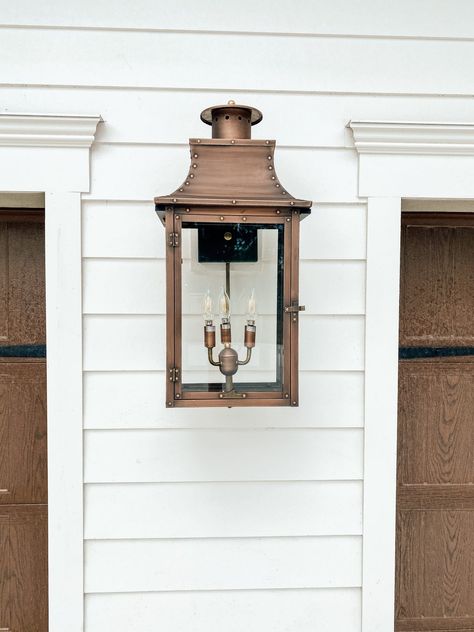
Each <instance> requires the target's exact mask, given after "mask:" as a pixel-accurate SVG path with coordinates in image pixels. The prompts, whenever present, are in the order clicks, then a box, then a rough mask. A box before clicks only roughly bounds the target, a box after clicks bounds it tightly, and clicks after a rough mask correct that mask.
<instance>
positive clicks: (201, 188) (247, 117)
mask: <svg viewBox="0 0 474 632" xmlns="http://www.w3.org/2000/svg"><path fill="white" fill-rule="evenodd" d="M262 118H263V116H262V113H261V112H260V111H259V110H257V109H255V108H253V107H250V106H247V105H238V104H236V103H234V102H233V101H229V103H228V104H227V105H215V106H212V107H210V108H207V109H206V110H204V111H203V112H202V113H201V120H202V121H203V122H204V123H206V124H208V125H211V126H212V138H191V139H190V140H189V146H190V153H191V164H190V167H189V172H188V174H187V175H186V178H185V180H184V182H183V183H182V184H181V186H180V187H178V189H176V191H174V192H173V193H171V194H170V195H164V196H159V197H156V198H155V204H156V205H157V210H158V211H161V210H162V209H163V210H164V207H165V206H169V205H170V204H173V205H174V204H192V205H193V206H200V205H201V206H227V205H229V204H232V205H237V206H239V207H247V206H260V207H262V206H271V207H275V208H281V207H297V208H299V209H301V212H302V213H304V214H307V213H309V208H310V207H311V201H309V200H301V199H298V198H294V197H293V196H292V195H291V194H290V193H289V192H288V191H287V190H286V188H285V187H284V185H283V184H282V183H281V182H280V180H279V179H278V176H277V174H276V170H275V164H274V151H275V141H274V140H252V139H251V127H252V125H256V124H257V123H259V122H260V121H261V120H262ZM160 214H161V213H160Z"/></svg>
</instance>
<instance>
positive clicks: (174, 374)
mask: <svg viewBox="0 0 474 632" xmlns="http://www.w3.org/2000/svg"><path fill="white" fill-rule="evenodd" d="M169 375H170V382H178V381H179V369H178V368H177V367H175V366H174V367H172V368H171V369H170V371H169Z"/></svg>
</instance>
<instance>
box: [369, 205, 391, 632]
mask: <svg viewBox="0 0 474 632" xmlns="http://www.w3.org/2000/svg"><path fill="white" fill-rule="evenodd" d="M400 225H401V199H400V198H369V200H368V217H367V294H366V341H365V430H364V435H365V440H364V513H363V523H364V526H363V536H364V537H363V571H362V572H363V584H362V630H363V632H392V631H393V629H394V585H395V503H396V461H397V389H398V311H399V280H400Z"/></svg>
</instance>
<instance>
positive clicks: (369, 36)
mask: <svg viewBox="0 0 474 632" xmlns="http://www.w3.org/2000/svg"><path fill="white" fill-rule="evenodd" d="M0 29H2V30H33V31H34V30H37V31H90V32H97V31H98V32H111V33H116V32H119V33H157V34H169V35H202V36H208V35H216V36H222V37H227V36H236V35H237V36H243V37H269V38H270V37H271V38H278V37H285V38H290V37H291V38H302V39H303V38H304V39H360V40H382V41H384V40H402V41H403V40H407V41H420V42H424V41H428V42H472V41H474V37H469V36H466V35H464V36H461V35H460V36H442V35H421V34H412V35H403V34H400V35H389V34H379V33H377V34H376V33H350V32H339V33H338V32H334V33H318V32H310V31H258V30H255V31H248V30H231V29H189V28H188V29H186V28H184V29H179V28H169V29H159V28H150V27H125V26H93V25H87V26H85V25H80V26H79V25H73V24H27V23H25V24H21V23H18V24H12V23H6V22H5V23H0Z"/></svg>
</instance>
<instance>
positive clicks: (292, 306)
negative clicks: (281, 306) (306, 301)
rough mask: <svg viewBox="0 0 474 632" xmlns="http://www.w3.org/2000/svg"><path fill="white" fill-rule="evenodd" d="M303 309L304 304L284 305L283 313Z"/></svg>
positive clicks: (302, 310) (304, 307) (291, 312)
mask: <svg viewBox="0 0 474 632" xmlns="http://www.w3.org/2000/svg"><path fill="white" fill-rule="evenodd" d="M305 309H306V306H305V305H288V306H287V307H285V313H287V314H293V313H295V312H304V311H305Z"/></svg>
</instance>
